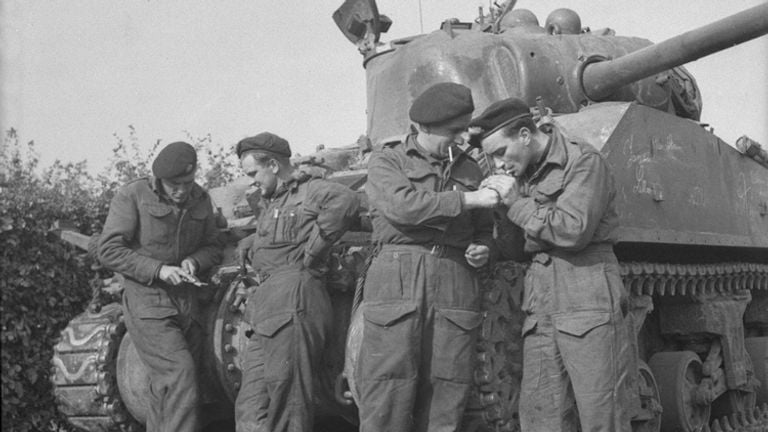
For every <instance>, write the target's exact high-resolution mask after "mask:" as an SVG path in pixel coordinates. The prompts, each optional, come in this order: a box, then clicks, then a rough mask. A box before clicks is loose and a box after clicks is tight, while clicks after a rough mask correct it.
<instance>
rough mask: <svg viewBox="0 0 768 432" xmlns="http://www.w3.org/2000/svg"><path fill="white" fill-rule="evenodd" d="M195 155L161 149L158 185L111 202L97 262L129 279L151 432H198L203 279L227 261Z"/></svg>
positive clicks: (128, 319)
mask: <svg viewBox="0 0 768 432" xmlns="http://www.w3.org/2000/svg"><path fill="white" fill-rule="evenodd" d="M196 167H197V154H196V153H195V149H194V148H193V147H192V146H191V145H189V144H187V143H184V142H175V143H172V144H169V145H168V146H166V147H165V148H163V149H162V150H161V151H160V153H159V154H158V155H157V158H155V161H154V162H153V164H152V173H153V175H154V176H153V177H151V178H141V179H138V180H134V181H132V182H130V183H128V184H127V185H125V186H124V187H123V188H121V189H120V190H119V191H118V192H117V195H115V197H114V198H113V199H112V203H111V204H110V207H109V215H108V216H107V221H106V223H105V224H104V231H103V233H102V235H101V237H100V240H99V245H98V251H99V260H100V261H101V263H102V264H103V265H104V267H106V268H109V269H110V270H113V271H115V272H118V273H122V274H123V275H124V276H125V290H124V292H123V310H124V316H125V325H126V327H127V329H128V334H129V335H130V336H131V339H132V340H133V343H134V345H135V346H136V350H137V351H138V353H139V356H140V357H141V359H142V360H143V361H144V363H145V364H146V366H147V368H148V369H149V381H150V383H149V386H150V392H149V397H150V400H149V401H147V408H148V411H147V431H150V432H155V431H189V432H193V431H197V430H199V428H200V426H201V425H200V422H199V420H198V416H199V413H198V408H199V391H198V381H197V378H196V365H195V362H196V361H197V359H199V354H200V349H201V347H202V338H203V329H202V322H201V316H200V313H199V309H198V304H197V293H196V290H197V289H198V287H197V286H196V285H194V283H199V280H198V279H197V276H196V275H197V274H199V273H200V272H203V271H205V270H207V269H209V268H210V267H212V266H214V265H216V264H218V263H219V261H220V260H221V252H220V248H219V244H218V240H217V238H218V231H217V229H216V225H215V222H214V214H213V207H212V205H211V200H210V198H209V196H208V194H207V193H206V192H205V191H204V190H203V189H202V188H201V187H200V186H198V185H197V184H196V183H195V169H196Z"/></svg>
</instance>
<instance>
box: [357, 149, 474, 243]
mask: <svg viewBox="0 0 768 432" xmlns="http://www.w3.org/2000/svg"><path fill="white" fill-rule="evenodd" d="M365 190H366V192H367V194H368V197H369V200H370V202H371V203H372V205H374V206H375V207H376V209H377V210H378V211H380V212H381V214H382V215H383V216H384V217H385V218H386V219H387V220H388V221H389V222H390V223H392V224H395V225H409V226H415V225H424V226H428V227H430V228H438V229H445V227H446V226H447V224H448V222H449V219H450V218H453V217H455V216H457V215H458V214H460V213H461V211H462V207H463V202H462V199H463V197H462V192H460V191H442V192H436V191H426V190H419V189H417V188H416V187H415V186H414V185H413V183H412V182H411V181H410V179H409V178H408V176H407V175H406V174H405V172H404V169H403V167H402V166H400V164H399V163H398V157H397V155H395V154H394V150H392V149H388V148H384V149H383V150H381V151H377V152H374V153H373V154H372V155H371V159H370V161H369V163H368V182H367V183H366V186H365Z"/></svg>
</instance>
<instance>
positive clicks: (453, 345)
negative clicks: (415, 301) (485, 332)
mask: <svg viewBox="0 0 768 432" xmlns="http://www.w3.org/2000/svg"><path fill="white" fill-rule="evenodd" d="M482 321H483V320H482V315H480V313H479V312H476V311H471V310H465V309H438V310H437V315H436V322H435V339H434V345H433V346H432V374H433V375H434V376H435V377H436V378H440V379H444V380H447V381H451V382H456V383H464V384H466V383H470V382H472V373H473V369H472V357H473V353H474V351H475V337H476V334H477V328H478V327H479V326H480V324H481V323H482Z"/></svg>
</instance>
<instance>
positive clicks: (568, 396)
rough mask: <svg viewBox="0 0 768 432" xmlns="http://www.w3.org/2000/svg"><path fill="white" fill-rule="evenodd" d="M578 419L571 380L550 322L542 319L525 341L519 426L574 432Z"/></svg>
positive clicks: (532, 431)
mask: <svg viewBox="0 0 768 432" xmlns="http://www.w3.org/2000/svg"><path fill="white" fill-rule="evenodd" d="M578 423H579V418H578V413H577V412H576V401H575V400H574V395H573V389H572V387H571V382H570V380H569V379H568V374H567V372H566V369H565V365H564V364H563V359H562V357H561V355H560V350H558V348H557V344H556V342H555V329H554V327H553V326H552V324H551V323H546V322H543V320H540V321H539V323H538V325H537V326H536V328H535V330H534V331H532V332H531V333H528V334H527V335H526V336H525V339H524V342H523V380H522V383H521V389H520V428H521V430H522V431H523V432H575V431H576V430H577V427H578Z"/></svg>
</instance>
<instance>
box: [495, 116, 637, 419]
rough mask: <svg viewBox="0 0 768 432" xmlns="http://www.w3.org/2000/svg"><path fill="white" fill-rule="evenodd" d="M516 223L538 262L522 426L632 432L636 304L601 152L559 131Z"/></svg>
mask: <svg viewBox="0 0 768 432" xmlns="http://www.w3.org/2000/svg"><path fill="white" fill-rule="evenodd" d="M518 180H519V181H520V183H521V187H522V189H523V195H524V198H522V199H519V200H518V201H516V202H514V203H513V204H512V205H511V206H510V208H509V211H508V213H507V216H508V218H509V219H510V220H511V221H512V222H514V223H515V224H517V225H518V226H520V227H521V228H522V229H523V231H524V234H525V250H526V252H528V253H531V254H534V255H533V262H532V264H531V267H530V269H529V270H528V273H527V274H526V278H525V291H524V299H523V311H524V312H526V314H527V315H526V319H525V323H524V325H523V336H524V348H523V382H522V389H521V398H520V423H521V426H522V430H523V431H525V432H530V431H541V432H556V431H576V430H578V426H579V424H580V425H581V429H580V430H581V431H583V432H591V431H630V430H631V427H630V419H629V410H630V404H629V401H630V399H629V395H630V394H632V393H631V386H632V385H634V374H633V373H632V367H631V366H632V365H634V362H633V361H632V356H633V355H634V354H633V351H632V347H631V345H630V337H633V335H631V334H630V332H629V325H628V321H627V320H626V319H625V315H626V313H627V309H628V307H627V302H628V297H627V293H626V291H625V289H624V286H623V284H622V282H621V277H620V275H619V266H618V263H617V261H616V256H615V255H614V253H613V243H615V241H616V230H617V228H618V215H617V213H616V209H615V206H614V199H615V196H616V189H615V186H614V180H613V175H612V174H611V172H610V171H609V167H608V165H607V164H606V162H605V160H604V159H603V156H602V155H601V154H600V153H599V152H598V151H597V150H596V149H595V148H594V147H592V146H590V145H589V144H584V143H576V142H571V141H569V140H568V139H567V138H566V137H565V136H564V135H563V134H562V133H560V132H559V130H558V129H557V128H554V127H553V129H552V132H551V135H550V140H549V144H548V146H547V150H546V153H545V156H544V158H543V160H542V161H541V162H540V163H538V164H537V165H535V166H533V167H531V168H530V169H529V170H528V172H526V173H525V175H523V176H522V177H521V178H519V179H518Z"/></svg>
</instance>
